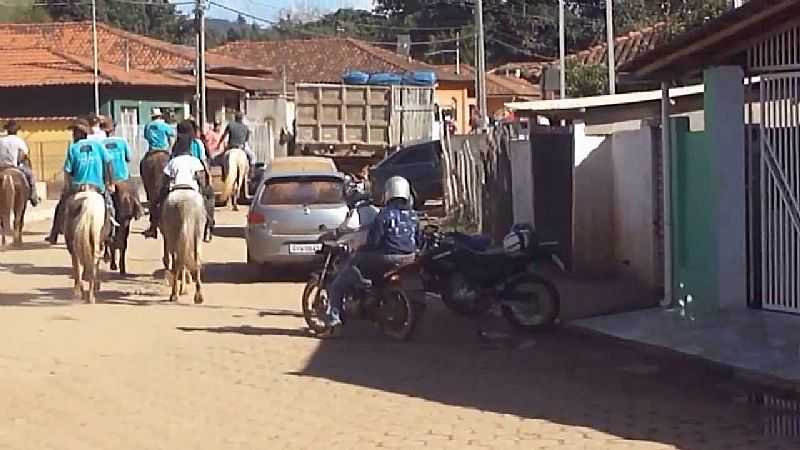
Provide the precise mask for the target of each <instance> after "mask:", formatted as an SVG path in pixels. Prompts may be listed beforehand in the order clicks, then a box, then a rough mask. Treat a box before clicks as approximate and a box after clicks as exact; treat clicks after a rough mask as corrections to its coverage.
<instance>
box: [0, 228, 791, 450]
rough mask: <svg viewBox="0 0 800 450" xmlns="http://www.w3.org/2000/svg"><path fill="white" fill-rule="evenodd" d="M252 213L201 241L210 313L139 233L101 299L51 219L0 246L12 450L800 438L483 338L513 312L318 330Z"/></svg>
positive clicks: (642, 364) (741, 411) (614, 374)
mask: <svg viewBox="0 0 800 450" xmlns="http://www.w3.org/2000/svg"><path fill="white" fill-rule="evenodd" d="M244 214H245V213H244V212H240V213H238V214H235V215H234V214H233V213H230V212H225V213H222V214H221V218H220V222H222V223H223V224H225V225H226V226H225V227H223V228H222V229H221V230H220V234H221V235H222V236H220V237H218V238H216V239H215V240H214V242H213V243H212V244H210V245H209V246H207V247H206V249H205V260H206V261H207V265H206V276H205V281H206V285H205V286H206V301H207V304H205V305H202V306H195V305H191V304H190V303H191V296H186V297H184V298H182V300H181V302H182V304H179V305H170V304H167V303H165V302H164V300H165V299H166V298H167V296H168V293H167V288H166V285H165V284H164V283H163V281H160V275H161V274H160V271H159V270H158V269H160V266H161V262H160V258H161V244H160V241H158V242H155V241H147V242H145V241H144V240H143V239H142V238H141V237H140V236H138V235H136V236H134V237H132V243H131V250H130V255H129V268H130V270H131V271H132V272H133V273H134V275H132V276H130V277H129V278H127V279H120V278H119V277H117V276H112V275H108V276H107V280H108V281H107V282H106V283H105V284H104V285H103V290H102V292H101V294H100V297H99V300H100V304H98V305H94V306H90V305H82V304H77V303H75V302H73V301H72V300H70V296H71V285H72V282H71V280H70V279H69V271H70V269H69V259H68V254H67V251H66V249H65V248H64V246H63V245H59V246H56V247H49V246H46V245H44V244H42V243H41V240H42V233H43V232H44V231H45V230H46V228H47V226H48V224H47V223H43V222H39V223H35V224H31V225H29V226H28V232H27V233H26V236H25V238H26V239H27V241H28V243H27V244H26V245H25V247H24V248H23V249H22V250H7V251H0V290H1V291H2V292H0V317H2V326H0V342H2V344H0V374H2V383H0V399H2V403H0V405H2V407H0V449H37V450H45V449H58V450H66V449H98V450H99V449H103V450H105V449H117V450H126V449H131V450H133V449H136V450H140V449H171V450H174V449H187V450H188V449H209V450H211V449H214V450H220V449H272V448H276V449H280V448H285V449H290V448H291V449H311V448H325V449H338V448H343V449H344V448H347V449H349V448H358V449H361V448H379V447H386V448H398V449H407V448H408V449H410V448H420V447H425V448H432V449H473V448H474V449H512V448H516V449H538V448H552V449H598V450H606V449H609V450H611V449H639V448H641V449H658V448H664V449H666V448H680V449H720V450H722V449H797V448H800V440H798V439H796V438H794V439H792V438H787V437H782V436H779V435H785V434H792V433H794V434H795V435H797V434H798V432H800V420H798V418H797V413H796V412H793V409H794V411H797V407H796V405H793V404H790V403H789V402H783V403H781V402H774V404H775V405H777V406H772V407H766V406H763V405H759V403H764V402H763V401H761V400H762V398H761V396H760V394H761V392H760V391H759V390H758V389H756V388H754V387H752V386H749V385H745V384H742V383H740V382H738V381H734V380H732V379H730V377H729V376H728V375H727V374H724V373H719V372H718V371H714V370H710V369H708V368H705V367H703V366H699V365H697V364H694V363H689V362H686V361H684V360H678V359H671V358H667V357H664V356H653V355H652V354H649V353H644V352H642V351H641V350H637V349H632V348H629V347H625V346H623V345H621V344H619V343H617V342H615V341H610V340H606V339H602V338H594V337H592V338H590V337H586V336H582V335H578V334H575V333H573V332H570V331H567V330H562V331H559V332H556V333H552V334H547V335H536V336H533V337H527V336H519V335H513V336H511V337H504V338H502V339H501V338H497V339H491V340H487V339H486V338H481V337H479V335H478V333H477V330H478V327H479V326H480V327H488V328H491V329H493V330H494V329H498V328H499V329H500V330H503V328H502V324H500V323H495V322H492V321H489V322H483V323H475V322H472V321H470V320H465V319H460V318H456V317H454V316H452V315H451V314H449V313H448V312H446V311H444V310H442V309H441V308H439V307H438V305H432V307H431V308H429V309H428V311H427V314H426V316H425V317H424V319H423V324H422V325H421V327H420V329H419V331H418V334H417V336H416V338H415V339H414V340H413V341H412V342H409V343H395V342H390V341H388V340H386V339H384V338H383V337H382V336H381V335H380V334H379V333H378V332H377V331H375V330H373V329H372V328H371V327H369V326H367V325H364V324H356V326H352V327H349V328H348V329H347V330H346V331H345V334H344V336H343V337H342V338H340V339H337V340H329V341H320V340H317V339H313V338H310V337H308V336H307V335H306V333H305V330H304V326H303V325H304V324H303V320H302V318H301V317H300V315H299V297H300V292H301V286H302V285H301V284H298V283H297V282H296V281H292V278H295V279H302V273H301V274H283V275H281V277H280V278H285V280H284V281H280V282H277V281H273V282H269V283H267V282H260V281H258V277H257V276H256V275H257V274H255V273H253V272H252V271H250V270H248V268H247V267H246V266H245V265H244V264H243V263H242V262H241V261H243V259H244V254H245V252H244V242H243V240H242V239H241V238H240V236H241V230H240V229H239V228H236V227H235V226H236V225H241V224H242V223H244ZM143 227H144V222H140V223H137V224H136V226H135V229H136V230H137V231H140V230H142V229H143ZM154 273H155V275H157V276H158V277H155V278H154ZM587 301H589V299H587ZM767 403H769V402H767Z"/></svg>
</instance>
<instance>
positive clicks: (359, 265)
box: [327, 250, 414, 320]
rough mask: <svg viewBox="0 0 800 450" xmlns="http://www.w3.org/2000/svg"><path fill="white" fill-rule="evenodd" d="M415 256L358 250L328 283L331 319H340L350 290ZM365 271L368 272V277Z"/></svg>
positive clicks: (364, 284)
mask: <svg viewBox="0 0 800 450" xmlns="http://www.w3.org/2000/svg"><path fill="white" fill-rule="evenodd" d="M413 258H414V255H385V254H384V253H383V252H379V251H374V250H360V251H357V252H356V253H355V255H353V256H352V257H351V258H350V259H349V260H348V261H347V262H345V263H344V265H343V266H342V268H341V269H340V270H339V272H338V273H337V274H336V276H335V278H334V279H333V281H331V283H330V285H328V288H327V290H328V300H329V307H328V316H329V317H330V318H331V319H335V320H339V319H340V318H341V317H340V316H341V312H342V308H343V306H344V297H345V295H346V294H347V293H348V292H350V291H351V290H352V289H354V288H356V287H359V286H368V285H369V283H370V282H369V279H370V278H372V279H375V278H380V277H382V276H383V275H384V274H385V273H386V272H387V271H388V270H389V269H391V268H394V267H398V266H400V265H401V264H403V263H406V262H409V260H413ZM362 270H363V271H362ZM364 272H366V278H365V276H364Z"/></svg>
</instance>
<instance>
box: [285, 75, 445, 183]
mask: <svg viewBox="0 0 800 450" xmlns="http://www.w3.org/2000/svg"><path fill="white" fill-rule="evenodd" d="M295 89H296V91H295V121H296V122H295V148H296V152H297V154H299V155H315V156H329V157H332V158H334V160H336V162H337V164H338V165H339V166H340V170H343V171H347V172H358V171H359V170H360V168H359V166H361V167H363V166H366V165H370V164H373V163H375V162H377V161H380V160H381V159H382V158H383V157H384V156H385V155H386V153H387V151H388V150H389V149H391V148H392V147H395V146H398V145H401V144H404V143H408V142H418V141H426V140H435V139H439V120H438V117H437V116H438V111H437V105H436V97H435V94H434V88H432V87H416V86H375V85H349V84H297V85H296V87H295Z"/></svg>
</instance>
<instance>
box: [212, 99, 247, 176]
mask: <svg viewBox="0 0 800 450" xmlns="http://www.w3.org/2000/svg"><path fill="white" fill-rule="evenodd" d="M226 139H227V144H226V145H225V151H224V152H223V153H221V154H220V156H219V158H220V159H221V160H222V162H223V165H224V162H225V155H226V154H227V152H228V150H232V149H234V148H238V149H239V150H242V151H243V152H245V154H246V155H247V161H248V162H249V163H250V165H251V166H252V165H253V162H254V161H255V156H256V155H255V154H254V153H253V151H252V150H250V148H249V146H248V143H249V142H250V129H249V128H247V125H245V124H244V115H243V114H242V113H241V112H237V113H236V115H235V116H234V121H233V122H232V123H229V124H228V126H227V127H226V128H225V132H224V133H223V134H222V139H220V143H222V142H225V140H226ZM227 170H228V168H227V167H225V172H226V173H227Z"/></svg>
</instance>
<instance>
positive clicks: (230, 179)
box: [222, 148, 250, 211]
mask: <svg viewBox="0 0 800 450" xmlns="http://www.w3.org/2000/svg"><path fill="white" fill-rule="evenodd" d="M225 159H226V162H225V167H227V174H226V176H225V189H224V190H223V191H222V199H223V200H224V201H225V205H227V204H228V200H230V202H231V205H232V206H233V210H234V211H238V210H239V199H240V198H242V191H243V190H244V196H245V197H247V177H248V175H249V173H250V162H249V161H248V160H247V154H246V153H245V152H244V150H242V149H240V148H232V149H229V150H228V151H227V152H226V154H225Z"/></svg>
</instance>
